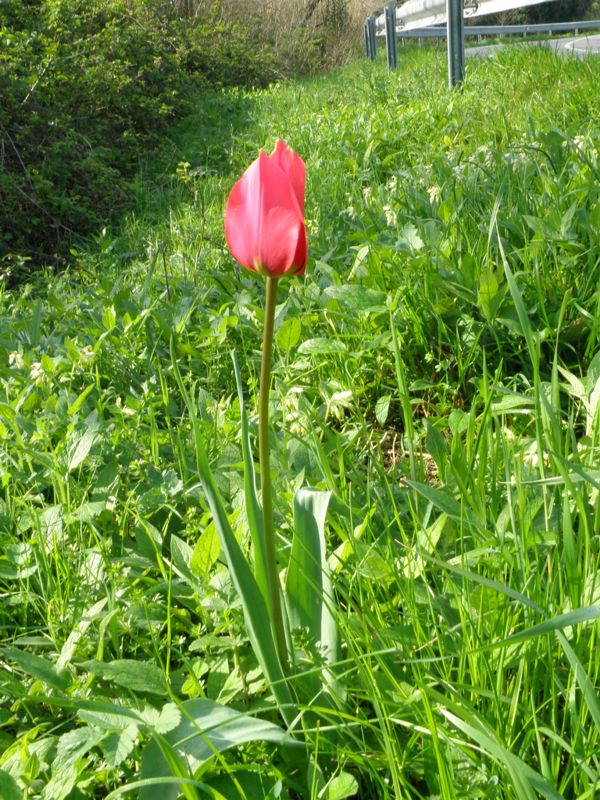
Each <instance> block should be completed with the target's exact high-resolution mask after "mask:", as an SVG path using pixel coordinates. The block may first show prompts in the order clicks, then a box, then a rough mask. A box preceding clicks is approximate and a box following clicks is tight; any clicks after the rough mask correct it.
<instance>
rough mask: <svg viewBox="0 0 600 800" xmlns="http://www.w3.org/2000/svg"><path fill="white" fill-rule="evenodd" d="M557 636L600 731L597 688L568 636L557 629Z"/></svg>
mask: <svg viewBox="0 0 600 800" xmlns="http://www.w3.org/2000/svg"><path fill="white" fill-rule="evenodd" d="M596 609H597V610H598V611H600V607H599V606H596ZM565 616H566V615H565ZM556 638H557V639H558V641H559V643H560V646H561V647H562V649H563V652H564V654H565V655H566V657H567V658H568V659H569V663H570V664H571V667H572V669H573V672H574V673H575V680H576V681H577V683H578V684H579V688H580V689H581V693H582V695H583V698H584V700H585V702H586V705H587V707H588V711H589V712H590V716H591V717H592V719H593V720H594V725H595V726H596V729H597V730H598V732H599V733H600V699H599V698H598V692H597V689H596V687H595V686H594V684H593V683H592V681H591V680H590V677H589V675H588V674H587V672H586V671H585V669H584V668H583V664H582V663H581V661H580V660H579V659H578V658H577V656H576V654H575V651H574V650H573V648H572V647H571V645H570V644H569V642H568V641H567V638H566V636H565V635H564V634H563V633H561V632H559V631H557V633H556Z"/></svg>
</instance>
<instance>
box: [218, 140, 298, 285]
mask: <svg viewBox="0 0 600 800" xmlns="http://www.w3.org/2000/svg"><path fill="white" fill-rule="evenodd" d="M305 180H306V167H305V164H304V161H303V160H302V159H301V158H300V156H299V155H297V153H295V152H294V151H293V150H292V149H291V148H290V147H287V146H286V144H285V143H284V142H282V141H281V140H278V141H277V143H276V146H275V151H274V152H273V153H272V154H271V155H267V154H266V153H264V152H263V151H262V150H261V152H260V154H259V156H258V158H257V159H256V161H254V162H253V163H252V164H251V165H250V166H249V167H248V169H247V170H246V171H245V172H244V174H243V175H242V177H241V178H240V180H239V181H238V182H237V183H236V184H235V186H234V187H233V189H232V190H231V194H230V195H229V198H228V200H227V204H226V206H225V237H226V239H227V244H228V245H229V249H230V250H231V252H232V254H233V257H234V258H235V259H236V261H238V262H239V263H240V264H241V265H242V266H243V267H247V268H248V269H251V270H253V271H254V272H259V273H260V274H261V275H268V276H270V277H272V278H280V277H282V276H284V275H302V274H303V273H304V270H305V269H306V258H307V251H308V245H307V239H306V226H305V224H304V186H305Z"/></svg>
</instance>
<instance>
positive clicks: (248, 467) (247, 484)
mask: <svg viewBox="0 0 600 800" xmlns="http://www.w3.org/2000/svg"><path fill="white" fill-rule="evenodd" d="M231 358H232V360H233V371H234V372H235V382H236V384H237V392H238V400H239V404H240V422H241V428H242V432H241V439H242V458H243V460H244V496H245V500H246V516H247V517H248V525H249V526H250V535H251V536H252V544H253V547H254V575H255V577H256V582H257V583H258V586H259V589H260V590H261V592H262V595H263V597H264V598H265V602H266V603H267V604H268V602H269V583H268V577H267V555H266V549H265V526H264V520H263V513H262V508H261V506H260V503H259V501H258V493H257V491H256V477H255V471H254V461H253V459H252V450H251V447H250V431H249V429H248V415H247V414H246V407H245V405H244V392H243V389H242V378H241V375H240V368H239V366H238V362H237V356H236V354H235V352H234V351H232V353H231Z"/></svg>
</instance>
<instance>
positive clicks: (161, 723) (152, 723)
mask: <svg viewBox="0 0 600 800" xmlns="http://www.w3.org/2000/svg"><path fill="white" fill-rule="evenodd" d="M140 719H142V720H143V721H144V722H145V724H146V725H148V726H149V727H150V728H152V730H153V731H154V733H169V731H172V730H173V728H176V727H177V726H178V725H179V723H180V722H181V711H180V710H179V707H178V706H176V705H175V703H165V705H164V706H163V707H162V708H161V709H160V711H159V710H158V709H156V708H152V707H151V706H148V707H147V708H145V709H144V710H143V711H140Z"/></svg>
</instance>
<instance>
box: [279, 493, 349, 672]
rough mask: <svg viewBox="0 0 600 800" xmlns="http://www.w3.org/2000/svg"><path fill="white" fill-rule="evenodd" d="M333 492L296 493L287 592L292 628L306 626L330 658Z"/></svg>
mask: <svg viewBox="0 0 600 800" xmlns="http://www.w3.org/2000/svg"><path fill="white" fill-rule="evenodd" d="M330 497H331V492H318V491H314V490H312V489H300V490H299V491H298V492H297V493H296V496H295V497H294V536H293V539H292V551H291V554H290V563H289V567H288V571H287V578H286V584H285V593H286V601H287V608H288V613H289V617H290V625H291V627H292V628H296V627H299V628H307V629H308V631H309V633H310V635H311V637H312V638H313V639H314V640H315V641H316V642H319V643H320V644H321V646H322V648H323V652H324V655H325V657H326V660H327V661H328V662H331V660H332V659H335V658H337V630H336V625H335V620H334V618H333V614H332V613H331V607H332V603H333V597H332V588H331V578H330V576H329V567H328V565H327V557H326V552H325V516H326V514H327V506H328V504H329V499H330Z"/></svg>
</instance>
